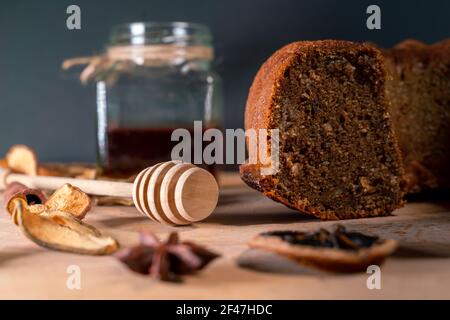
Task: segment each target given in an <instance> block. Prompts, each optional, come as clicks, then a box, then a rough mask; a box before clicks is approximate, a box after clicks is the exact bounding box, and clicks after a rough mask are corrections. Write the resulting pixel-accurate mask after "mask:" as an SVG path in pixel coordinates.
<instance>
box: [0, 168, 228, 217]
mask: <svg viewBox="0 0 450 320" xmlns="http://www.w3.org/2000/svg"><path fill="white" fill-rule="evenodd" d="M0 176H3V177H1V181H2V183H3V188H4V187H5V186H6V185H7V184H8V183H10V182H13V181H17V182H20V183H23V184H24V185H26V186H28V187H30V188H39V189H48V190H55V189H57V188H59V187H60V186H61V185H63V184H65V183H70V184H71V185H73V186H75V187H78V188H80V189H81V190H83V191H84V192H86V193H87V194H91V195H100V196H114V197H132V198H133V202H134V205H135V207H136V208H137V209H138V210H139V212H141V213H142V214H143V215H144V216H146V217H148V218H150V219H151V220H153V221H156V222H160V223H165V224H172V225H186V224H191V223H193V222H197V221H201V220H203V219H205V218H207V217H208V216H209V215H210V214H211V213H212V212H213V210H214V209H215V207H216V206H217V201H218V198H219V187H218V185H217V182H216V179H215V178H214V176H213V175H212V174H211V173H209V172H208V171H206V170H204V169H202V168H199V167H197V166H195V165H193V164H190V163H182V162H180V161H168V162H162V163H158V164H156V165H154V166H152V167H149V168H147V169H145V170H143V171H141V172H140V173H139V174H138V176H137V177H136V179H135V180H134V182H133V183H127V182H113V181H104V180H87V179H74V178H65V177H46V176H31V175H25V174H16V173H10V172H8V171H7V170H0Z"/></svg>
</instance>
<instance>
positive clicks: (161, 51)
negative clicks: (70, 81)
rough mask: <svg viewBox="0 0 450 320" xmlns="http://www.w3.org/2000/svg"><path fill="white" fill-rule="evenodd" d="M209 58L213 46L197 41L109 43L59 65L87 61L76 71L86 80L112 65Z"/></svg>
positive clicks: (119, 67)
mask: <svg viewBox="0 0 450 320" xmlns="http://www.w3.org/2000/svg"><path fill="white" fill-rule="evenodd" d="M213 58H214V50H213V49H212V48H211V47H207V46H201V45H190V46H184V45H176V44H169V45H168V44H152V45H145V46H111V47H108V48H107V50H106V52H105V53H104V54H102V55H98V56H90V57H78V58H72V59H67V60H64V62H63V64H62V68H63V70H67V69H70V68H72V67H74V66H77V65H87V66H86V67H85V68H84V70H83V71H82V72H81V74H80V80H81V82H83V83H86V82H88V81H89V80H91V79H94V78H95V77H96V76H97V75H99V74H101V73H104V72H106V71H108V70H110V69H111V68H112V67H113V66H114V67H115V68H116V70H117V71H119V72H120V71H123V72H125V71H127V70H129V69H130V68H131V67H132V66H133V65H143V66H162V65H166V64H176V63H181V62H183V61H192V60H206V61H210V60H212V59H213Z"/></svg>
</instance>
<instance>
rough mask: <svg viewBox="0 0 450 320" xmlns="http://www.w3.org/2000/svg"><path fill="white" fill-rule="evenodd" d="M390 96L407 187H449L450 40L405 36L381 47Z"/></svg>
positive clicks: (416, 188)
mask: <svg viewBox="0 0 450 320" xmlns="http://www.w3.org/2000/svg"><path fill="white" fill-rule="evenodd" d="M383 55H384V57H385V62H386V67H387V70H388V72H389V75H390V77H389V80H388V81H387V83H386V86H387V96H388V98H389V100H390V101H391V107H390V109H389V111H390V114H391V119H392V122H393V124H394V131H395V133H396V136H397V139H398V142H399V147H400V150H401V151H402V156H403V161H404V168H405V173H406V174H405V179H406V183H405V191H407V192H409V193H414V192H420V191H422V190H426V189H430V188H437V187H447V188H448V187H450V40H449V39H447V40H445V41H442V42H439V43H436V44H433V45H426V44H424V43H421V42H419V41H416V40H406V41H404V42H402V43H400V44H398V45H397V46H395V47H394V48H393V49H390V50H383Z"/></svg>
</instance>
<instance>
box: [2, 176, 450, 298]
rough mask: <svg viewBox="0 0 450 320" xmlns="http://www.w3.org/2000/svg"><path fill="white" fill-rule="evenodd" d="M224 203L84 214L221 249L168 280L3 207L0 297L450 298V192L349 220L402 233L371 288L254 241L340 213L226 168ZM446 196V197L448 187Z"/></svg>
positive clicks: (122, 231) (119, 229) (357, 277)
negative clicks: (75, 245)
mask: <svg viewBox="0 0 450 320" xmlns="http://www.w3.org/2000/svg"><path fill="white" fill-rule="evenodd" d="M225 180H226V181H228V182H226V183H225V185H226V186H225V187H223V188H222V192H221V198H220V204H219V206H218V208H217V209H216V211H215V212H214V214H213V215H212V216H211V217H210V218H208V219H207V220H206V221H204V222H201V223H197V224H195V225H193V226H188V227H176V228H174V227H167V226H162V225H158V224H156V223H153V222H151V221H150V220H147V219H146V218H144V217H142V216H141V215H140V214H139V213H138V211H137V210H136V209H134V208H130V207H96V208H94V209H93V210H92V211H91V212H90V213H89V214H88V216H87V218H86V220H85V221H87V222H88V223H91V224H93V225H95V226H96V227H98V228H99V229H100V230H101V231H102V232H104V233H106V234H110V235H112V236H114V237H115V238H116V239H118V240H119V242H120V243H121V245H122V246H129V245H133V244H135V243H136V242H137V237H138V231H139V230H142V229H145V230H150V231H152V232H154V233H156V234H157V235H158V236H161V237H165V236H166V235H167V234H168V232H170V231H172V230H177V231H178V232H179V233H180V237H181V239H182V240H194V241H196V242H198V243H200V244H203V245H205V246H207V247H209V248H211V249H213V250H215V251H216V252H219V253H221V254H222V257H221V258H220V259H217V260H215V261H214V262H213V263H212V264H211V265H210V266H209V267H208V268H206V269H205V270H204V271H203V272H201V273H199V274H197V275H194V276H188V277H185V278H184V279H185V281H184V282H183V283H162V282H158V281H154V280H152V279H150V278H148V277H146V276H143V275H139V274H136V273H133V272H131V271H129V270H128V269H127V268H126V267H125V266H124V265H122V264H121V263H120V262H118V261H117V260H116V259H115V258H113V257H109V256H104V257H92V256H83V255H76V254H69V253H62V252H56V251H50V250H46V249H43V248H40V247H38V246H36V245H35V244H34V243H32V242H30V241H29V240H28V239H26V238H25V236H24V235H22V233H21V231H20V230H19V229H18V228H17V227H16V226H15V225H13V223H12V222H11V221H10V219H9V216H8V215H7V213H6V212H5V210H4V209H3V204H2V209H1V212H0V298H1V299H15V298H26V299H29V298H30V299H49V298H58V299H361V298H362V299H366V298H367V299H396V298H406V299H410V298H425V299H428V298H438V299H439V298H446V299H449V298H450V232H449V231H450V201H447V200H445V199H442V198H443V197H441V199H434V200H433V201H432V202H431V201H430V200H428V201H421V202H412V203H409V204H408V205H407V206H405V207H404V208H402V209H400V210H397V211H396V212H395V214H394V215H393V216H391V217H383V218H370V219H360V220H349V221H342V222H341V223H342V224H344V225H346V226H348V227H349V228H351V229H355V230H360V231H363V232H370V233H375V234H378V235H380V236H382V237H386V238H394V239H398V240H400V241H401V244H402V246H401V248H400V249H399V250H398V252H397V253H396V254H394V255H393V256H392V257H391V258H389V259H388V260H387V261H386V263H385V264H384V265H383V266H382V269H381V289H380V290H369V289H367V286H366V281H367V278H368V276H369V275H368V274H365V273H360V274H351V275H340V274H331V273H323V272H318V271H313V270H308V269H306V268H303V267H299V266H297V265H296V264H294V263H292V262H290V261H288V260H285V259H284V258H281V257H278V256H276V255H272V254H269V253H265V252H263V251H260V250H254V249H253V250H250V249H248V247H247V245H246V243H247V241H248V240H249V239H251V238H252V237H253V236H254V235H256V234H258V233H259V232H262V231H266V230H273V229H298V230H313V229H316V228H318V227H329V226H331V225H333V224H335V223H336V222H321V221H318V220H315V219H311V218H308V217H306V216H303V215H301V214H299V213H297V212H294V211H292V210H290V209H287V208H286V207H284V206H283V205H280V204H277V203H275V202H272V201H271V200H269V199H266V198H265V197H264V196H262V195H260V194H259V193H257V192H255V191H253V190H251V189H249V188H247V187H246V186H244V185H243V184H240V183H237V182H236V181H237V180H236V177H235V176H231V177H230V176H227V177H226V179H225ZM444 198H445V197H444ZM71 265H77V266H79V267H80V271H81V289H79V290H76V289H75V290H70V289H68V288H67V286H66V282H67V279H68V277H69V274H68V273H67V268H68V267H69V266H71Z"/></svg>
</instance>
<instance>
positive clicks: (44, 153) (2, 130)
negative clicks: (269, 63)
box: [0, 0, 450, 161]
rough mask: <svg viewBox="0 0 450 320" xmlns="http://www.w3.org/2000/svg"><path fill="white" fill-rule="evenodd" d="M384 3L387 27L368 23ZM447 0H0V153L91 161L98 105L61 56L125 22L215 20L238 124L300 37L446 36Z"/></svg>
mask: <svg viewBox="0 0 450 320" xmlns="http://www.w3.org/2000/svg"><path fill="white" fill-rule="evenodd" d="M70 4H77V5H79V6H80V7H81V10H82V30H80V31H69V30H67V28H66V17H67V16H66V8H67V6H68V5H70ZM369 4H378V5H379V6H380V7H381V10H382V30H376V31H370V30H368V29H367V28H366V25H365V21H366V17H367V15H366V13H365V11H366V8H367V6H368V5H369ZM449 12H450V1H448V0H442V1H439V0H429V1H392V0H390V1H379V0H377V1H375V0H371V1H364V0H361V1H333V0H321V1H318V0H297V1H286V0H275V1H269V0H259V1H257V0H252V1H250V0H233V1H231V0H221V1H218V0H216V1H214V0H203V1H200V0H196V1H187V0H184V1H182V0H179V1H178V0H177V1H175V0H165V1H153V0H142V1H141V0H127V1H116V0H114V1H93V0H90V1H89V0H74V1H65V0H59V1H56V0H54V1H51V0H46V1H44V0H41V1H31V0H30V1H17V0H15V1H3V0H2V1H1V3H0V110H1V112H0V154H3V153H4V152H5V151H6V150H7V148H8V147H9V146H10V145H12V144H15V143H25V144H28V145H30V146H32V147H33V148H35V149H36V150H37V151H38V154H39V157H40V159H42V160H45V161H48V160H51V161H93V160H94V158H95V103H94V101H95V100H94V92H93V90H92V88H91V87H89V86H88V87H83V86H82V85H80V84H79V82H78V81H77V79H76V78H75V76H74V75H73V74H72V75H71V76H68V75H67V74H64V73H63V72H61V71H60V64H61V61H62V60H64V59H65V58H69V57H74V56H82V55H90V54H92V53H96V52H100V51H101V50H102V49H103V47H104V45H105V44H106V42H107V39H108V34H109V30H110V28H111V27H112V26H113V25H115V24H119V23H123V22H132V21H142V20H155V21H192V22H200V23H204V24H207V25H209V26H210V28H211V29H212V31H213V34H214V37H215V47H216V53H217V60H218V61H217V68H216V69H217V70H218V71H219V73H220V74H221V75H222V77H223V79H224V83H225V94H226V106H225V125H226V127H228V128H234V127H242V125H243V109H244V105H245V100H246V95H247V90H248V88H249V86H250V84H251V81H252V78H253V76H254V74H255V73H256V71H257V69H258V67H259V66H260V65H261V63H262V62H263V61H264V60H265V59H266V58H267V57H268V56H270V55H271V53H272V52H273V51H275V50H276V49H278V48H279V47H281V46H283V45H284V44H286V43H289V42H291V41H295V40H315V39H326V38H336V39H347V40H355V41H374V42H377V43H379V44H381V45H383V46H392V45H393V44H395V43H396V42H398V41H401V40H403V39H405V38H410V37H412V38H417V39H420V40H422V41H425V42H434V41H437V40H440V39H442V38H445V37H448V36H449V31H450V17H449Z"/></svg>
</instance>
